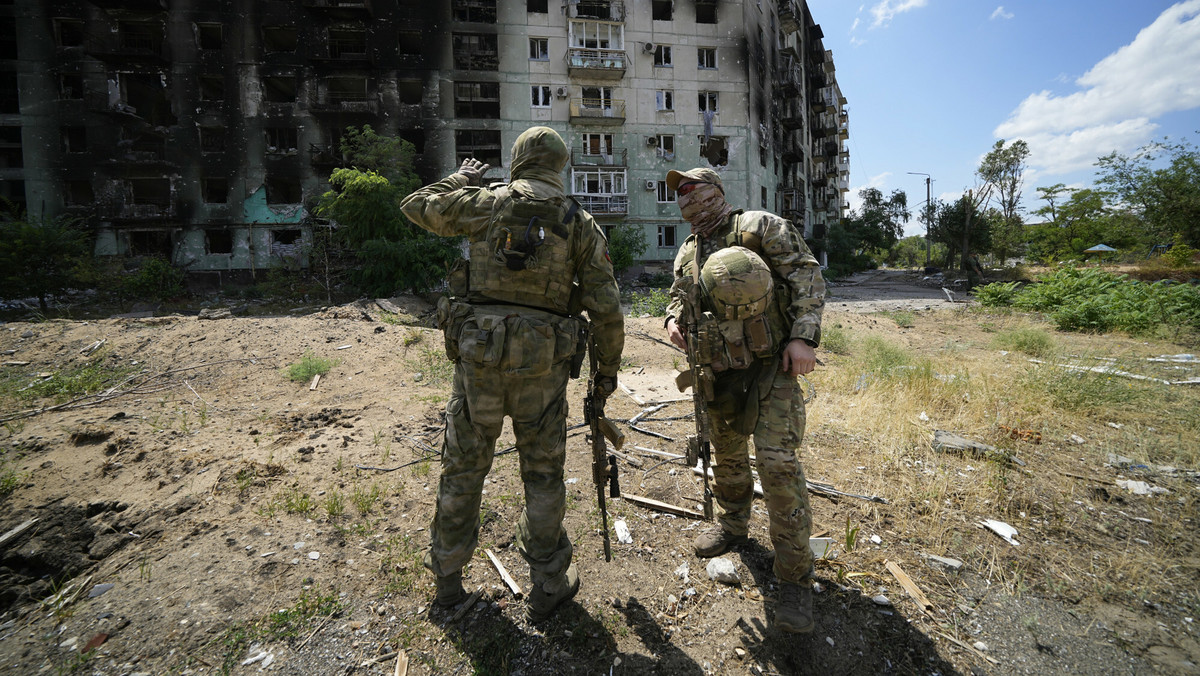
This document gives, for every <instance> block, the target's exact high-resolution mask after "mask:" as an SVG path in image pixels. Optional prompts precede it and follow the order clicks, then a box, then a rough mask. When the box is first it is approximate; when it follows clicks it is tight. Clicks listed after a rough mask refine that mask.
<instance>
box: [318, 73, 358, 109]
mask: <svg viewBox="0 0 1200 676" xmlns="http://www.w3.org/2000/svg"><path fill="white" fill-rule="evenodd" d="M325 93H326V97H327V98H326V100H327V101H328V102H329V103H336V104H341V103H345V102H349V101H366V100H367V78H365V77H331V78H329V79H328V80H326V90H325Z"/></svg>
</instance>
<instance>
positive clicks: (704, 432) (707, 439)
mask: <svg viewBox="0 0 1200 676" xmlns="http://www.w3.org/2000/svg"><path fill="white" fill-rule="evenodd" d="M696 249H697V253H699V249H700V247H699V244H697V246H696ZM692 266H693V268H696V272H695V274H694V275H693V277H692V282H693V283H692V287H691V290H690V291H688V294H687V298H686V299H685V302H684V305H685V306H686V307H687V312H688V328H687V361H688V370H687V371H684V372H683V373H680V374H679V376H678V377H677V378H676V379H675V384H676V385H677V386H678V387H679V391H680V392H682V391H684V390H686V389H687V388H688V386H689V385H690V386H691V388H692V405H693V407H694V408H695V418H696V433H695V434H690V435H688V439H687V463H688V466H689V467H695V466H696V463H697V462H702V463H704V467H703V470H704V471H703V472H702V473H701V476H702V477H704V519H705V520H706V521H712V518H713V493H712V487H711V486H709V483H708V474H709V471H710V470H709V465H710V464H711V462H712V442H711V440H712V428H711V426H710V424H709V419H708V402H709V401H711V400H712V398H713V390H712V387H713V372H712V366H711V365H709V364H708V363H706V362H705V361H704V360H703V355H701V353H700V345H701V341H700V325H701V321H700V320H701V318H702V314H701V310H700V280H699V272H698V270H699V267H698V266H697V261H693V262H692Z"/></svg>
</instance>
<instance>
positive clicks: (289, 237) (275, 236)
mask: <svg viewBox="0 0 1200 676" xmlns="http://www.w3.org/2000/svg"><path fill="white" fill-rule="evenodd" d="M303 241H304V233H302V232H300V231H299V230H295V229H288V230H272V231H271V244H282V245H284V246H291V245H293V244H300V243H301V242H303Z"/></svg>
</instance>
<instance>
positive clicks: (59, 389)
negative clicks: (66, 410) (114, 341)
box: [19, 355, 136, 403]
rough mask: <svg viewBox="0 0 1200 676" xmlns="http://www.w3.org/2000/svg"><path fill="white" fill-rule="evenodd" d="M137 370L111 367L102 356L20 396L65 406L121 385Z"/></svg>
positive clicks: (64, 371) (43, 382)
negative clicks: (72, 401) (50, 400)
mask: <svg viewBox="0 0 1200 676" xmlns="http://www.w3.org/2000/svg"><path fill="white" fill-rule="evenodd" d="M135 370H136V369H135V368H134V367H130V366H118V365H115V364H112V363H111V362H109V360H107V359H106V358H105V357H104V356H103V355H100V356H96V357H93V358H92V359H90V360H88V361H86V362H84V363H82V364H77V365H75V366H70V367H67V368H64V369H60V370H58V371H55V372H54V374H53V375H51V376H50V377H49V378H44V379H42V380H39V381H37V382H36V383H34V384H33V385H32V386H31V387H29V388H28V389H25V390H24V391H23V392H20V393H19V396H20V397H21V398H22V399H25V400H30V399H53V400H54V401H55V403H62V402H64V401H70V400H72V399H78V398H79V397H83V396H87V395H89V394H95V393H97V392H100V391H102V390H105V389H107V388H109V387H112V386H113V385H115V384H117V383H119V382H121V381H122V380H124V379H125V378H126V376H128V375H129V374H130V373H132V372H133V371H135Z"/></svg>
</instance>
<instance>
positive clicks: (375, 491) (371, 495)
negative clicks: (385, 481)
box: [350, 484, 383, 516]
mask: <svg viewBox="0 0 1200 676" xmlns="http://www.w3.org/2000/svg"><path fill="white" fill-rule="evenodd" d="M382 494H383V492H382V491H381V490H380V488H379V484H371V488H370V489H366V488H363V487H362V486H355V487H354V491H353V492H352V493H351V494H350V502H351V503H352V504H353V505H354V509H356V510H358V513H359V514H361V515H363V516H366V515H368V514H370V513H371V512H372V511H374V510H375V503H377V502H379V498H380V497H381V496H382Z"/></svg>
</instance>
